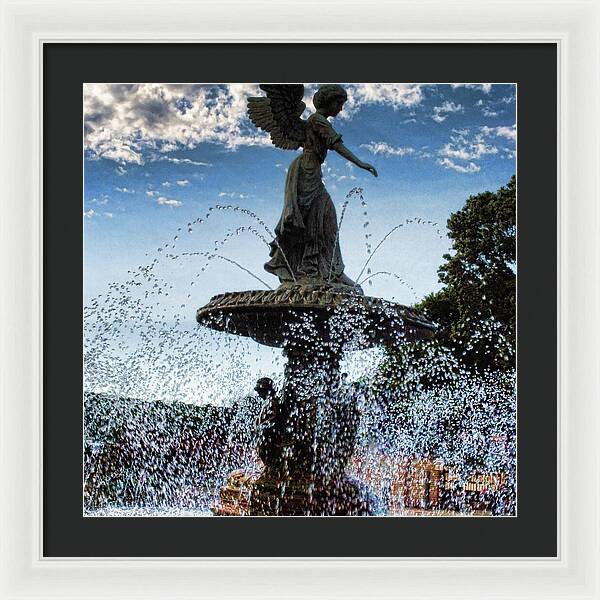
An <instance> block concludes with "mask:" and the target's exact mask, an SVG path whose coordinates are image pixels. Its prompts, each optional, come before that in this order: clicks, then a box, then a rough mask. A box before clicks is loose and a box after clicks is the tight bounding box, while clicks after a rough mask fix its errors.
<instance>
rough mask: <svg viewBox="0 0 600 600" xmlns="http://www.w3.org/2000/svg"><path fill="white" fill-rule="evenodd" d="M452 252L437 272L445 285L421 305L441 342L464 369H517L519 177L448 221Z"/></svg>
mask: <svg viewBox="0 0 600 600" xmlns="http://www.w3.org/2000/svg"><path fill="white" fill-rule="evenodd" d="M448 232H449V233H448V235H449V237H450V239H451V240H452V246H453V251H454V252H453V254H445V255H444V260H445V261H446V262H445V263H444V264H443V265H442V266H441V267H440V268H439V270H438V275H439V280H440V282H441V283H443V284H444V287H443V288H442V289H441V290H440V291H439V292H436V293H433V294H430V295H429V296H427V297H426V298H425V299H424V300H423V301H422V302H421V303H420V305H418V307H417V308H418V309H420V310H422V311H423V312H424V313H425V314H426V315H427V316H428V317H429V318H431V319H432V320H433V321H435V322H436V323H437V324H438V326H439V329H438V331H437V333H436V337H437V339H438V340H439V342H440V343H441V344H443V345H445V346H447V347H449V348H451V349H452V350H453V351H454V352H455V354H457V355H458V356H460V357H461V358H462V360H463V361H464V362H465V364H466V365H470V366H473V367H475V368H478V369H486V368H491V369H494V370H497V369H505V368H510V367H514V364H515V353H514V345H515V340H516V332H515V323H516V311H515V307H516V305H515V302H516V178H515V176H514V175H513V176H512V177H511V179H510V181H509V182H508V184H507V185H506V186H505V187H501V188H500V189H499V190H498V191H497V192H483V193H481V194H477V195H476V196H470V197H469V198H468V199H467V202H466V204H465V206H464V208H462V209H461V210H459V211H458V212H456V213H453V214H452V215H451V216H450V218H449V219H448Z"/></svg>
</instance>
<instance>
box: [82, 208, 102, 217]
mask: <svg viewBox="0 0 600 600" xmlns="http://www.w3.org/2000/svg"><path fill="white" fill-rule="evenodd" d="M97 214H98V213H97V212H96V211H95V210H94V209H93V208H90V210H84V211H83V216H84V217H87V218H88V219H91V218H92V217H95V216H96V215H97Z"/></svg>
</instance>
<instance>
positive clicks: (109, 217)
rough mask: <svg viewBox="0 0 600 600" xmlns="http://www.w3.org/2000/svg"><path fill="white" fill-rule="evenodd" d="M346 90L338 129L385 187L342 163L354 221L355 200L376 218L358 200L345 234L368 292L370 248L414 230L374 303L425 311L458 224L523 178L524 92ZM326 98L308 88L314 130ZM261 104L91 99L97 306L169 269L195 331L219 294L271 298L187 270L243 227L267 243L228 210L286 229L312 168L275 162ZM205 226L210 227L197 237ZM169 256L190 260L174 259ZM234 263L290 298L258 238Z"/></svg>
mask: <svg viewBox="0 0 600 600" xmlns="http://www.w3.org/2000/svg"><path fill="white" fill-rule="evenodd" d="M346 87H347V89H348V91H349V102H348V103H347V105H346V107H345V108H344V111H343V112H342V113H341V114H340V115H339V116H338V117H337V118H336V119H335V120H333V121H332V124H333V127H334V128H335V129H336V130H337V131H338V132H339V133H341V134H342V136H343V141H344V143H345V145H346V146H347V147H348V148H350V149H351V150H352V151H353V152H354V153H355V154H356V155H358V156H359V157H360V158H361V159H362V160H364V161H366V162H369V163H371V164H373V165H374V166H375V167H376V168H377V170H378V171H379V178H377V179H375V178H373V177H372V176H371V175H370V174H369V173H367V172H366V171H362V170H359V169H358V168H356V167H352V166H351V165H349V163H347V161H345V160H344V159H343V158H341V157H340V156H338V155H337V154H335V153H334V152H330V153H329V155H328V157H327V161H326V164H325V165H324V167H323V172H324V180H325V184H326V187H327V188H328V190H329V192H330V194H331V196H332V198H333V201H334V203H335V205H336V207H337V210H338V218H339V216H340V211H341V206H342V204H343V202H344V200H345V197H346V194H347V193H348V192H349V190H351V189H352V188H354V187H361V188H363V190H364V199H365V202H366V207H364V206H361V204H360V201H359V200H358V199H356V198H355V199H353V200H351V202H350V204H349V205H348V208H347V214H346V217H345V219H344V223H343V226H342V229H341V233H340V241H341V246H342V254H343V257H344V262H345V263H346V273H347V274H348V275H349V276H350V277H351V278H353V279H354V278H356V276H357V275H358V273H359V272H360V271H361V269H362V267H363V265H364V262H365V260H366V259H367V256H368V255H367V252H366V243H370V244H371V246H375V245H376V244H377V242H378V241H379V239H381V238H382V237H383V236H384V235H385V234H386V233H387V232H388V231H389V230H390V229H391V228H392V227H394V226H395V225H397V224H399V223H404V225H403V227H402V228H400V230H399V231H397V232H395V233H394V234H393V235H392V236H390V238H389V239H388V240H387V242H386V244H385V245H384V246H383V247H382V248H381V249H380V250H379V252H378V253H377V254H376V255H375V257H374V258H373V259H372V262H371V265H370V266H371V267H372V270H373V272H377V271H390V272H394V273H395V274H396V275H397V277H393V276H384V275H382V276H377V277H375V278H374V279H373V280H372V285H367V283H365V284H364V286H363V287H364V288H365V291H366V292H367V293H369V294H370V295H375V296H382V297H386V298H395V299H396V300H398V301H400V302H403V303H406V304H412V303H414V302H415V301H417V300H420V299H421V298H422V297H423V296H424V295H425V294H427V293H429V292H431V291H435V290H437V289H439V284H438V281H437V273H436V270H437V268H438V266H439V265H440V264H441V262H442V255H443V254H444V253H445V252H447V251H448V250H449V248H450V244H449V240H448V238H447V237H446V220H447V219H448V217H449V216H450V214H451V213H452V212H454V211H456V210H457V209H459V208H461V207H462V206H463V205H464V203H465V201H466V199H467V197H468V196H469V195H470V194H477V193H479V192H482V191H485V190H496V189H497V188H498V187H500V186H502V185H504V184H506V183H507V181H508V180H509V178H510V177H511V175H513V173H515V172H516V158H515V149H516V99H515V96H516V88H515V86H513V85H508V84H502V85H500V84H494V85H492V84H461V85H446V84H445V85H419V84H381V85H378V84H366V85H360V84H348V85H347V86H346ZM315 90H316V85H313V84H311V85H306V95H305V102H306V105H307V113H306V114H309V112H311V111H312V110H313V106H312V100H311V98H312V94H313V93H314V91H315ZM260 93H261V92H260V91H259V90H258V86H255V85H249V84H242V85H229V84H223V85H218V86H217V85H210V86H205V85H192V84H136V85H123V84H86V85H85V89H84V106H85V123H84V125H85V136H84V137H85V139H84V143H85V163H84V165H85V172H84V176H85V179H84V199H83V221H84V227H85V299H86V303H89V301H90V299H91V298H93V297H95V296H96V295H97V294H99V293H103V292H104V291H105V290H106V287H107V285H108V284H109V283H110V282H115V281H116V282H119V281H123V280H125V279H127V277H128V275H127V271H128V270H133V269H135V268H137V267H138V266H141V265H145V264H148V263H150V262H152V261H153V260H154V259H155V258H158V259H159V261H160V263H161V265H160V266H161V267H162V269H163V276H164V277H165V278H167V279H168V280H169V281H171V282H172V284H173V289H172V293H171V300H170V301H171V302H172V303H173V304H176V305H177V306H178V307H182V310H184V312H185V313H186V314H187V313H188V312H189V316H190V319H191V320H193V319H194V314H195V309H196V308H197V307H199V306H201V305H202V304H204V303H205V302H206V301H207V300H208V299H209V298H210V297H211V296H212V295H214V294H217V293H221V292H224V291H233V290H241V289H257V288H258V289H260V288H261V287H262V286H261V284H260V283H259V282H258V281H257V280H255V279H253V278H252V277H251V276H249V275H248V274H247V273H245V272H243V271H241V270H240V269H237V268H236V267H235V266H234V265H232V264H230V263H227V262H225V261H222V260H217V261H212V262H211V263H210V264H209V266H208V268H207V269H205V270H204V271H202V267H203V265H204V264H205V262H206V261H205V260H204V259H203V258H202V257H198V256H196V257H186V256H183V257H182V256H181V253H183V252H186V253H189V252H203V251H208V252H210V251H212V250H213V249H214V248H215V242H219V241H221V240H223V239H224V238H225V237H226V236H227V235H228V232H230V231H232V230H235V229H236V228H237V227H238V226H247V225H253V226H255V227H256V229H257V230H260V233H261V234H265V231H264V230H263V229H262V228H261V226H260V224H258V223H257V222H253V221H252V219H250V218H248V217H247V216H246V215H244V214H242V213H240V212H234V211H209V208H210V207H211V206H215V205H217V204H218V205H231V206H233V205H235V206H240V207H242V208H244V209H248V210H250V211H253V212H255V213H256V214H257V215H259V216H260V217H261V218H262V219H263V220H264V222H265V223H266V225H267V226H268V227H269V228H270V229H271V230H272V229H274V226H275V224H276V222H277V220H278V218H279V213H280V211H281V207H282V202H283V190H284V181H285V170H286V168H287V166H288V165H289V164H290V163H291V161H292V160H293V158H294V156H295V154H296V153H295V152H291V151H285V150H279V149H276V148H274V147H273V146H272V145H271V144H270V141H269V139H268V137H267V136H266V135H265V134H263V133H261V132H259V131H258V130H256V129H255V128H254V127H253V126H252V124H251V123H250V121H249V120H248V119H247V117H246V114H245V105H246V100H247V97H248V96H251V95H258V94H260ZM209 212H211V213H212V214H211V216H210V218H209V219H208V220H207V219H206V215H207V214H209ZM365 213H366V214H365ZM199 218H201V219H203V220H204V222H203V223H197V222H195V221H196V220H197V219H199ZM417 219H420V220H421V222H418V221H417ZM407 220H409V222H406V221H407ZM411 220H412V221H411ZM427 221H429V222H430V223H429V224H423V222H427ZM189 223H190V224H191V227H188V224H189ZM431 223H435V224H436V225H432V224H431ZM366 235H368V236H370V237H368V238H366V237H365V236H366ZM176 236H177V239H175V238H176ZM165 245H166V246H165ZM173 246H175V248H173ZM159 248H161V249H162V250H161V252H158V249H159ZM168 253H173V254H177V255H178V256H179V258H178V259H172V260H170V259H167V258H165V257H166V255H167V254H168ZM219 253H220V254H222V255H223V256H225V257H227V258H230V259H232V260H236V261H238V262H239V263H240V264H242V265H243V266H244V267H246V268H248V269H250V270H251V271H253V272H254V273H255V274H256V275H257V276H258V277H260V278H261V279H263V280H264V281H265V282H266V283H268V284H269V285H270V286H271V287H276V286H277V285H278V282H277V280H276V279H275V278H274V277H273V276H272V275H269V274H268V273H266V272H265V271H264V270H263V268H262V265H263V263H264V262H265V261H266V260H267V258H268V248H267V247H266V246H265V244H264V242H263V241H262V240H261V239H260V238H259V237H258V236H256V235H254V234H252V233H251V232H248V231H245V232H242V233H241V234H240V235H235V233H231V234H230V236H229V238H228V240H227V242H226V243H225V244H224V245H222V246H219ZM192 281H193V282H194V285H191V284H192Z"/></svg>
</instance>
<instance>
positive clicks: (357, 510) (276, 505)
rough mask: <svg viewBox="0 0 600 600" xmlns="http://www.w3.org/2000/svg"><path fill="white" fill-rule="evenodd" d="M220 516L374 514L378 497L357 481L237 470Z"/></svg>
mask: <svg viewBox="0 0 600 600" xmlns="http://www.w3.org/2000/svg"><path fill="white" fill-rule="evenodd" d="M219 500H220V503H219V505H218V506H216V507H214V508H213V509H212V511H213V514H214V515H216V516H226V517H242V516H282V515H285V516H296V517H299V516H313V517H317V516H371V515H373V514H375V504H376V502H375V499H374V498H373V496H371V495H369V494H368V492H367V491H366V490H365V489H364V488H363V487H361V486H360V485H359V484H358V483H356V482H355V481H352V480H351V479H349V478H347V477H342V478H341V479H340V480H338V481H336V482H328V483H321V484H315V483H311V482H298V481H294V482H287V483H286V484H285V485H283V484H281V483H280V482H276V481H274V482H262V481H261V478H260V477H259V478H258V479H252V478H251V477H249V476H247V475H244V474H243V473H242V472H241V471H234V472H233V473H232V474H231V475H230V476H229V478H228V481H227V483H226V485H224V486H223V487H222V488H221V490H220V492H219Z"/></svg>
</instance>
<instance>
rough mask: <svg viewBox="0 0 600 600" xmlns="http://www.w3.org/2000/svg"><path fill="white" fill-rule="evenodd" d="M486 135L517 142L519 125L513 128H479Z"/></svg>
mask: <svg viewBox="0 0 600 600" xmlns="http://www.w3.org/2000/svg"><path fill="white" fill-rule="evenodd" d="M479 129H480V130H481V132H482V133H483V134H484V135H487V136H496V137H503V138H506V139H507V140H516V139H517V125H516V123H515V124H514V125H513V126H512V127H511V126H510V125H509V126H500V127H488V126H487V125H484V126H483V127H480V128H479Z"/></svg>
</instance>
